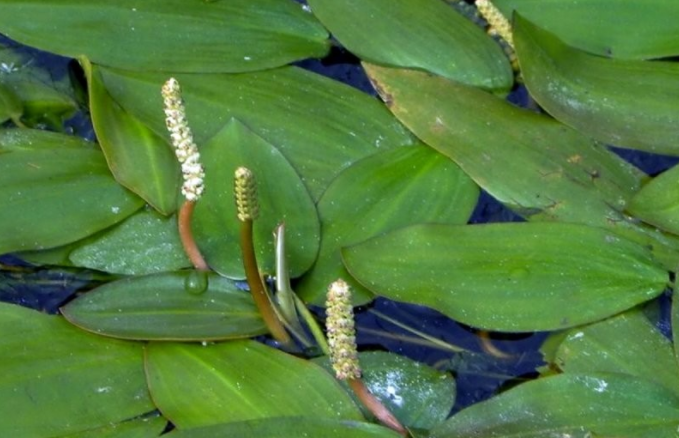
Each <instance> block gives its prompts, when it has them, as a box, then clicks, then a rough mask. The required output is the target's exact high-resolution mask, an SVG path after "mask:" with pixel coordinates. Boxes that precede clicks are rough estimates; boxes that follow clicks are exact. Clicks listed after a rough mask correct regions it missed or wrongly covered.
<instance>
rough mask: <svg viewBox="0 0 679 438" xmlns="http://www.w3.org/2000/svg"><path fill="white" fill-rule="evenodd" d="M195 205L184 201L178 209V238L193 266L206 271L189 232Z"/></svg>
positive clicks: (206, 265) (203, 260) (207, 267)
mask: <svg viewBox="0 0 679 438" xmlns="http://www.w3.org/2000/svg"><path fill="white" fill-rule="evenodd" d="M195 205H196V203H195V201H184V203H183V204H182V206H181V208H180V209H179V217H178V218H177V224H178V226H179V238H180V239H181V242H182V246H184V252H186V255H187V256H188V258H189V260H191V263H192V264H193V266H194V267H195V268H196V269H198V270H199V271H207V270H209V269H210V267H209V266H208V264H207V262H206V261H205V259H204V258H203V255H202V254H201V253H200V250H199V249H198V245H196V241H195V240H194V238H193V232H192V231H191V216H193V207H195Z"/></svg>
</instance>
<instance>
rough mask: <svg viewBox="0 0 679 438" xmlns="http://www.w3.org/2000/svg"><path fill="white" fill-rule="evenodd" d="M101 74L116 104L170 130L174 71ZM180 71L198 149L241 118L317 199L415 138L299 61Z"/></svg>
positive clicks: (157, 128)
mask: <svg viewBox="0 0 679 438" xmlns="http://www.w3.org/2000/svg"><path fill="white" fill-rule="evenodd" d="M101 73H102V79H103V81H104V84H105V85H106V88H107V90H108V91H109V93H111V96H112V97H113V99H115V101H116V102H118V103H119V104H120V105H121V106H122V107H123V108H124V109H125V110H126V111H128V112H129V113H130V114H131V115H134V116H135V117H137V118H138V119H139V120H141V121H142V122H144V123H145V124H147V125H148V126H149V127H150V128H151V129H152V130H153V131H154V132H156V133H158V134H160V135H163V136H166V137H167V136H168V134H167V128H166V127H165V119H164V115H163V110H162V99H161V97H160V88H161V86H162V84H163V83H164V82H165V80H166V79H167V75H163V74H153V73H130V72H123V71H119V70H111V69H103V68H102V69H101ZM175 77H176V78H177V79H178V80H179V82H180V83H181V84H182V95H183V97H184V99H185V101H186V107H187V118H188V121H189V123H190V124H191V127H192V130H193V134H194V137H195V139H196V142H197V144H198V148H199V149H200V148H201V147H202V145H203V144H205V142H207V141H208V140H209V139H210V138H212V137H213V136H214V135H215V134H217V132H219V131H220V130H222V129H223V128H224V124H225V122H226V121H228V120H229V119H231V118H236V119H238V120H240V121H241V122H242V123H243V124H244V125H246V126H247V127H248V128H250V129H251V130H252V131H253V132H254V133H255V134H257V135H259V136H260V137H262V138H263V139H265V140H266V141H268V142H269V143H271V144H273V145H276V147H277V148H278V149H279V150H280V151H281V152H282V153H283V155H284V156H285V157H286V158H287V159H288V161H290V163H291V164H292V165H293V167H294V168H295V170H296V171H297V173H299V175H300V176H301V178H302V180H303V181H304V183H305V184H306V186H307V187H308V188H309V191H310V192H311V194H312V196H313V197H314V199H318V197H319V196H320V194H321V193H322V192H323V190H325V187H326V186H327V185H328V183H329V182H330V181H332V179H333V178H334V177H335V176H336V175H337V174H339V172H340V171H341V170H342V169H343V168H345V167H347V166H349V165H350V164H351V163H353V162H354V161H356V160H358V159H360V158H362V157H365V156H368V155H370V154H372V153H374V152H376V151H378V150H380V149H390V148H393V147H396V146H401V145H409V144H413V143H414V138H413V136H412V134H410V133H409V132H408V131H407V130H406V129H405V128H404V127H403V126H402V125H401V124H400V123H398V121H397V120H395V119H394V117H393V116H392V115H391V114H389V112H388V111H387V110H386V109H385V108H384V106H383V105H381V104H380V103H379V102H377V101H375V99H373V98H372V97H370V96H367V95H366V94H365V93H361V92H360V91H358V90H356V89H354V88H351V87H348V86H346V85H344V84H340V83H339V82H336V81H332V80H330V79H327V78H324V77H322V76H320V75H317V74H314V73H311V72H308V71H305V70H302V69H299V68H296V67H286V68H281V69H275V70H268V71H263V72H257V73H249V74H239V75H180V74H178V75H175ZM319 154H321V155H322V158H323V159H319V157H320V156H321V155H319ZM224 184H227V183H226V182H224ZM206 190H209V189H208V188H206Z"/></svg>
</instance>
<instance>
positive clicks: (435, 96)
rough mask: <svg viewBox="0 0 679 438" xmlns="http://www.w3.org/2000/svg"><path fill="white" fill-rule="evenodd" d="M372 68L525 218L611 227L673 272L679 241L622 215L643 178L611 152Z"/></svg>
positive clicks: (524, 117) (463, 94) (401, 106)
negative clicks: (647, 249) (649, 249)
mask: <svg viewBox="0 0 679 438" xmlns="http://www.w3.org/2000/svg"><path fill="white" fill-rule="evenodd" d="M366 69H367V71H368V73H369V74H370V76H371V78H372V80H373V83H374V84H375V85H376V87H377V90H378V91H379V93H380V95H381V96H382V98H383V99H384V100H385V102H387V104H388V105H389V108H390V109H391V111H392V112H393V113H394V115H396V116H397V117H398V118H399V119H400V120H401V121H402V122H403V123H404V124H405V125H406V126H408V127H409V128H410V129H411V130H412V131H413V132H414V133H415V134H417V136H418V137H420V138H421V139H422V140H423V141H424V142H425V143H427V144H428V145H430V146H432V147H433V148H434V149H436V150H438V151H439V152H441V153H443V154H444V155H447V156H448V157H450V158H452V159H453V161H455V162H456V163H457V164H458V165H459V166H460V167H461V168H462V170H464V171H465V173H467V174H468V175H469V176H470V177H471V178H472V179H473V180H474V181H475V182H476V183H477V184H478V185H479V186H481V187H482V188H483V189H485V190H486V191H487V192H489V193H490V194H491V195H492V196H493V197H494V198H496V199H497V200H498V201H500V202H502V203H503V204H504V205H506V206H507V207H509V208H511V209H512V210H514V211H515V212H517V213H518V214H520V215H522V216H523V217H525V218H527V219H528V220H531V221H565V222H578V223H585V224H589V225H595V226H600V227H607V228H611V229H614V230H615V231H616V232H617V233H620V234H622V235H624V236H625V237H628V238H630V239H633V240H635V241H638V242H641V243H643V244H646V245H650V246H651V247H652V248H653V251H654V255H655V256H656V257H658V259H660V260H662V262H663V264H664V265H665V266H666V267H667V268H669V269H674V268H675V267H676V266H677V264H678V263H679V258H678V254H679V253H678V251H679V240H677V239H675V238H672V237H668V236H664V235H662V234H660V233H657V232H656V231H655V230H654V229H648V228H645V227H643V226H639V225H637V224H635V223H633V222H630V221H629V220H628V219H627V218H625V216H624V215H622V214H620V211H622V210H623V209H624V207H625V206H626V204H627V202H628V201H629V199H630V198H631V197H632V196H633V195H634V193H635V192H636V191H637V190H638V189H639V187H640V184H641V178H642V176H643V174H642V173H641V172H640V171H639V170H637V169H636V168H634V167H633V166H631V165H630V164H628V163H627V162H625V161H623V160H622V159H621V158H620V157H618V156H616V155H614V154H613V153H612V152H609V151H607V150H606V149H604V148H602V147H600V146H598V145H595V144H594V143H593V142H592V141H591V140H590V139H589V138H587V137H585V136H583V135H582V134H579V133H578V132H576V131H575V130H573V129H570V128H568V127H567V126H564V125H563V124H561V123H558V122H556V121H554V120H553V119H551V118H550V117H546V116H542V115H538V114H535V113H534V112H531V111H527V110H523V109H520V108H517V107H514V106H513V105H511V104H509V103H506V102H504V101H502V100H500V99H498V98H496V97H494V96H492V95H490V94H488V93H485V92H483V91H481V90H478V89H475V88H472V87H467V86H464V85H461V84H456V83H454V82H451V81H447V80H445V79H443V78H436V77H431V76H429V75H426V74H424V73H421V72H416V71H412V70H399V69H390V68H384V67H377V66H374V65H371V66H367V67H366Z"/></svg>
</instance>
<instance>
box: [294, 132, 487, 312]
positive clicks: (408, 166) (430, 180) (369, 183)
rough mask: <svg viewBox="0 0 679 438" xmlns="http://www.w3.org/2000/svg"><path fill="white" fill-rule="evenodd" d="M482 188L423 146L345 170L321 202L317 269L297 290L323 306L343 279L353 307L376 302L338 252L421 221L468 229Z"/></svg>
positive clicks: (376, 156)
mask: <svg viewBox="0 0 679 438" xmlns="http://www.w3.org/2000/svg"><path fill="white" fill-rule="evenodd" d="M477 198H478V188H477V187H476V185H475V184H474V183H473V182H472V181H471V180H470V179H469V178H468V177H467V176H466V175H465V174H464V173H463V172H462V171H461V170H460V168H459V167H457V166H456V165H455V163H453V162H452V161H450V160H449V159H448V158H447V157H444V156H443V155H441V154H439V153H437V152H435V151H433V150H431V148H428V147H426V146H424V145H419V146H415V147H407V148H397V149H394V150H389V151H383V152H378V153H376V154H374V155H371V156H370V157H367V158H365V159H362V160H360V161H358V162H356V163H354V164H353V165H352V166H350V167H349V168H347V169H345V170H344V171H343V172H342V173H341V174H340V175H339V176H338V177H337V178H336V179H335V180H334V181H333V182H332V183H331V184H330V186H329V187H328V189H327V190H326V191H325V193H324V194H323V196H322V197H321V199H320V201H319V203H318V214H319V216H320V219H321V229H322V235H321V246H320V251H319V255H318V259H317V260H316V264H315V265H314V267H313V269H312V270H311V271H310V272H309V273H307V274H306V275H305V276H304V277H303V280H302V282H301V283H299V284H298V285H296V286H295V290H296V291H297V293H298V294H299V296H300V297H301V298H302V299H304V300H305V301H307V302H311V303H313V304H316V305H324V302H325V293H326V291H327V288H328V286H329V285H330V283H332V282H333V281H335V280H337V279H338V278H343V279H345V280H346V281H347V282H349V283H350V284H351V286H352V287H353V293H352V297H353V301H354V304H356V305H358V304H364V303H366V302H368V301H370V300H371V299H372V294H371V293H370V291H368V290H367V289H365V288H364V287H363V286H361V285H360V284H359V283H357V282H356V281H353V279H351V277H349V274H348V273H347V272H346V269H345V268H344V266H343V265H342V260H341V257H340V248H342V247H343V246H347V245H352V244H355V243H358V242H361V241H363V240H366V239H368V238H369V237H373V236H376V235H378V234H381V233H384V232H387V231H391V230H394V229H397V228H401V227H403V226H406V225H412V224H416V223H421V222H432V223H436V222H438V223H452V224H464V223H466V222H467V220H468V219H469V216H470V215H471V212H472V210H473V209H474V206H475V205H476V200H477Z"/></svg>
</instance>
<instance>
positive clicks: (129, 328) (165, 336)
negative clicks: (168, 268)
mask: <svg viewBox="0 0 679 438" xmlns="http://www.w3.org/2000/svg"><path fill="white" fill-rule="evenodd" d="M61 313H62V314H63V315H64V316H65V317H66V319H68V320H69V321H70V322H71V323H73V324H75V325H77V326H78V327H80V328H83V329H85V330H88V331H91V332H93V333H97V334H100V335H105V336H112V337H116V338H123V339H143V340H183V341H206V340H219V339H233V338H244V337H250V336H254V335H259V334H263V333H265V332H266V328H265V326H264V323H263V321H262V319H261V318H260V316H259V313H258V312H257V309H256V307H255V305H254V303H253V302H252V297H251V296H250V294H249V293H248V292H246V291H243V290H241V289H239V288H238V287H237V286H236V285H235V284H234V282H233V281H231V280H227V279H225V278H223V277H220V276H218V275H216V274H213V273H207V272H200V271H181V272H168V273H163V274H155V275H147V276H136V277H129V278H125V279H123V280H119V281H115V282H112V283H108V284H105V285H104V286H101V287H99V288H97V289H95V290H93V291H91V292H88V293H86V294H84V295H81V296H79V297H78V298H77V299H75V300H73V301H71V302H70V303H69V304H68V305H66V307H64V308H62V309H61Z"/></svg>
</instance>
